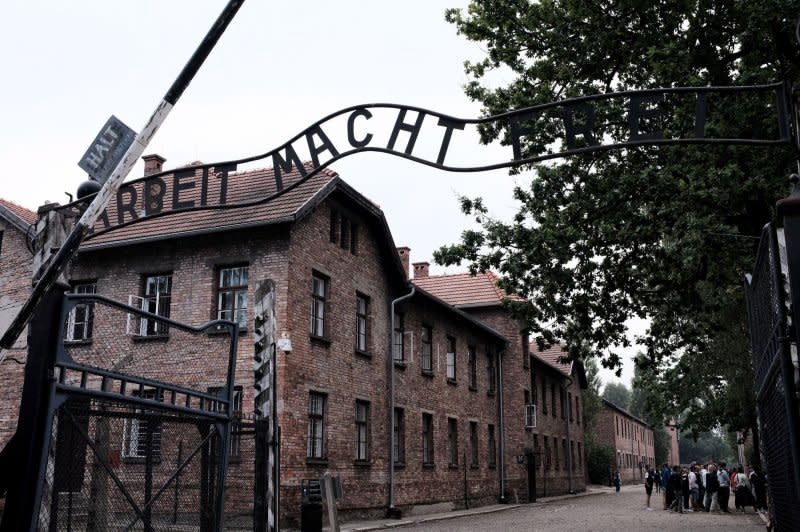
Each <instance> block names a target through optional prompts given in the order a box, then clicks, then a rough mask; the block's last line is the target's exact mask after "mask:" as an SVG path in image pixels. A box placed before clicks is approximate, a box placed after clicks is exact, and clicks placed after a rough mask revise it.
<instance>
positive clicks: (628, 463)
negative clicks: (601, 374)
mask: <svg viewBox="0 0 800 532" xmlns="http://www.w3.org/2000/svg"><path fill="white" fill-rule="evenodd" d="M597 439H598V443H601V444H604V445H608V446H609V447H611V448H612V449H613V450H614V456H615V457H616V467H617V468H618V469H619V473H620V477H621V478H622V481H623V482H640V481H642V480H643V479H644V472H645V466H647V465H649V466H650V467H655V466H656V460H655V447H654V442H655V440H654V437H653V429H652V427H651V426H650V425H648V424H647V423H646V422H644V421H643V420H641V419H639V418H638V417H636V416H634V415H633V414H631V413H630V412H628V411H627V410H625V409H623V408H620V407H618V406H617V405H615V404H614V403H612V402H610V401H606V400H605V399H603V408H602V409H601V410H600V416H599V419H598V423H597Z"/></svg>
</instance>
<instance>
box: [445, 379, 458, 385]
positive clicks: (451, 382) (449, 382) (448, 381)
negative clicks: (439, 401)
mask: <svg viewBox="0 0 800 532" xmlns="http://www.w3.org/2000/svg"><path fill="white" fill-rule="evenodd" d="M447 384H449V385H450V386H458V383H457V382H456V380H455V379H447Z"/></svg>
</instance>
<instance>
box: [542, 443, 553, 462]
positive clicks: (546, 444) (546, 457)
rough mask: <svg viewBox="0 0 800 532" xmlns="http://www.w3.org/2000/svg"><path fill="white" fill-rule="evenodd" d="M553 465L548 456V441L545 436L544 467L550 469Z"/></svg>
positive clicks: (551, 459)
mask: <svg viewBox="0 0 800 532" xmlns="http://www.w3.org/2000/svg"><path fill="white" fill-rule="evenodd" d="M552 464H553V458H552V456H550V440H549V439H548V438H547V436H545V437H544V467H545V469H550V468H551V467H552Z"/></svg>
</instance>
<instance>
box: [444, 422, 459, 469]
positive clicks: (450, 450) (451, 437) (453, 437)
mask: <svg viewBox="0 0 800 532" xmlns="http://www.w3.org/2000/svg"><path fill="white" fill-rule="evenodd" d="M447 464H448V465H449V466H450V467H458V420H457V419H455V418H452V417H449V418H447Z"/></svg>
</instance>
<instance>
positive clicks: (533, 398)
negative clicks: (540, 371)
mask: <svg viewBox="0 0 800 532" xmlns="http://www.w3.org/2000/svg"><path fill="white" fill-rule="evenodd" d="M538 395H539V394H538V393H536V379H531V404H532V405H535V404H537V400H538Z"/></svg>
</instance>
